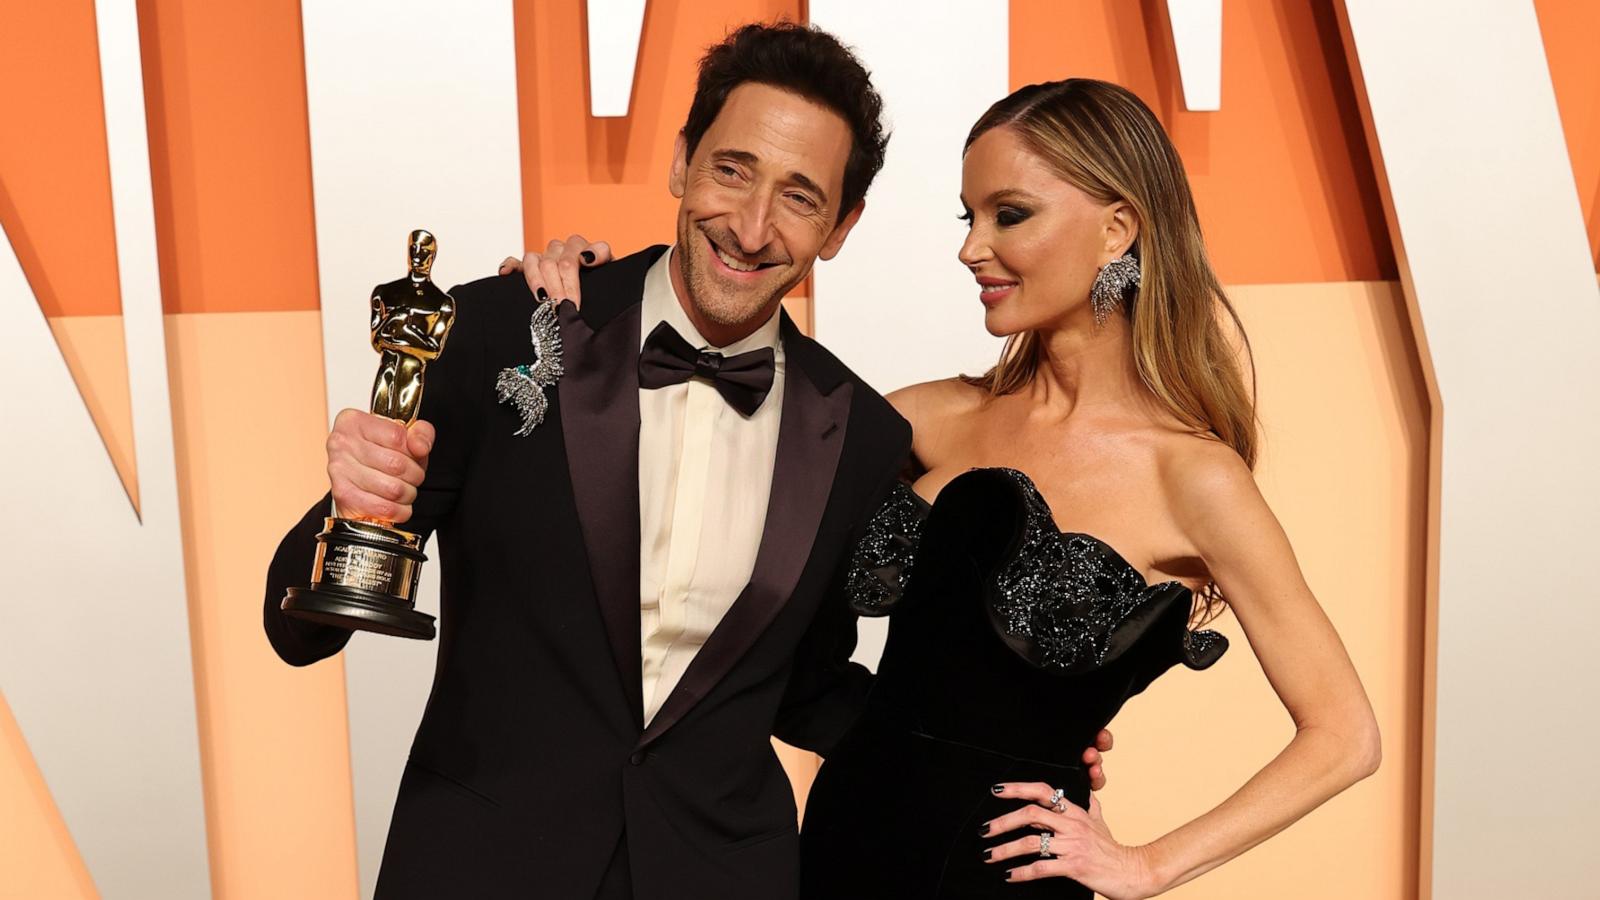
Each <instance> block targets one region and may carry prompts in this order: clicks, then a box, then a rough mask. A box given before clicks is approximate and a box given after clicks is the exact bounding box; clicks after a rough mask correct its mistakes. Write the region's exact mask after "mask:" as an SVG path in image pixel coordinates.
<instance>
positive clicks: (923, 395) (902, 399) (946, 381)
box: [888, 377, 989, 431]
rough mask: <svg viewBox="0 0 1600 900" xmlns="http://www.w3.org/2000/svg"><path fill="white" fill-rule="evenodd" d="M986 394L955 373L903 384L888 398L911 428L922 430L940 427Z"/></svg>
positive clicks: (980, 401)
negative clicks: (950, 376)
mask: <svg viewBox="0 0 1600 900" xmlns="http://www.w3.org/2000/svg"><path fill="white" fill-rule="evenodd" d="M988 397H989V392H988V391H985V390H984V389H983V388H981V387H978V386H977V385H974V384H968V383H967V382H965V381H962V380H961V379H960V378H959V377H956V378H941V379H939V380H938V381H924V382H922V383H921V384H913V385H910V386H908V387H903V388H901V389H900V390H898V391H894V392H892V393H890V394H889V397H888V399H889V402H890V403H891V404H893V405H894V408H895V410H896V411H898V412H899V413H900V415H902V416H905V417H906V421H908V422H910V423H911V427H912V429H913V430H915V431H921V430H923V429H925V428H941V427H943V426H944V425H946V424H948V423H949V421H950V419H951V418H953V417H956V416H960V415H962V414H963V413H968V412H974V411H976V410H977V409H978V408H979V407H980V406H982V404H983V401H984V400H986V399H988Z"/></svg>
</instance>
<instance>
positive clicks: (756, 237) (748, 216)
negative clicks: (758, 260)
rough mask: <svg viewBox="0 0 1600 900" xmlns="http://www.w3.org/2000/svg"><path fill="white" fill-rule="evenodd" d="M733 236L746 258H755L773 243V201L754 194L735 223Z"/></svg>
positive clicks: (743, 206) (741, 210) (740, 211)
mask: <svg viewBox="0 0 1600 900" xmlns="http://www.w3.org/2000/svg"><path fill="white" fill-rule="evenodd" d="M733 234H734V237H736V238H738V239H739V251H740V252H741V253H743V254H745V255H746V256H755V255H757V254H759V253H760V252H761V251H762V250H763V249H765V248H766V246H767V245H768V244H770V243H772V238H773V233H772V202H771V199H770V198H768V197H764V196H757V195H754V194H752V196H750V197H748V198H746V200H745V202H744V204H743V205H742V206H740V208H739V214H738V216H737V217H736V218H735V220H734V222H733Z"/></svg>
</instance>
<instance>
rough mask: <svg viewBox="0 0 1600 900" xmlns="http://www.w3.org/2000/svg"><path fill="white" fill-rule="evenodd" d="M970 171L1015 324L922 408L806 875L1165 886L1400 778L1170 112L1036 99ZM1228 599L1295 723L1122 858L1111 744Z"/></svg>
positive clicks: (1010, 894)
mask: <svg viewBox="0 0 1600 900" xmlns="http://www.w3.org/2000/svg"><path fill="white" fill-rule="evenodd" d="M962 173H963V177H962V205H963V207H964V209H965V214H964V215H963V216H962V218H963V219H965V220H966V221H967V222H968V225H969V232H968V236H967V240H966V241H965V243H964V244H963V245H962V247H961V252H960V258H961V261H962V263H964V264H965V265H966V266H967V267H968V268H969V269H970V270H971V271H972V273H973V274H974V276H975V277H976V279H977V281H978V283H979V285H980V296H979V299H980V301H981V302H982V303H983V306H984V324H985V327H986V328H987V329H988V330H989V331H990V332H991V333H992V334H995V335H1004V336H1007V338H1008V342H1007V344H1006V349H1005V351H1004V352H1003V354H1002V356H1001V360H1000V362H999V363H998V364H997V365H996V366H995V367H994V368H993V369H991V370H990V371H989V372H988V373H987V374H985V375H984V376H982V377H978V378H969V377H960V378H952V379H948V380H945V381H938V382H930V383H927V384H921V385H916V386H913V387H910V388H906V389H904V390H901V391H897V392H895V393H894V394H892V395H890V398H889V399H890V400H891V401H893V402H894V404H895V406H896V408H898V409H899V410H900V412H901V413H902V414H903V415H905V417H906V418H907V419H909V420H910V421H911V424H912V426H913V429H914V435H915V437H914V443H913V453H914V455H915V460H914V464H915V467H916V470H915V471H913V472H911V473H909V475H910V478H909V480H908V481H907V482H906V483H903V484H901V485H899V486H898V487H897V488H896V489H895V491H894V492H893V493H892V494H891V496H889V497H887V498H886V499H885V500H884V501H883V505H882V507H881V508H880V509H879V511H878V513H877V515H876V516H875V517H874V518H873V520H872V522H871V524H870V526H869V527H868V529H867V533H866V534H865V535H864V536H863V537H862V539H861V541H860V543H859V545H858V547H857V549H856V552H855V558H854V561H853V563H854V565H853V566H852V569H853V573H852V575H851V578H850V581H849V584H848V585H847V592H848V594H849V597H848V600H849V602H850V603H851V604H852V606H853V607H854V608H855V610H856V611H857V612H858V613H860V614H861V615H865V616H885V615H886V616H888V617H889V623H890V624H889V636H888V642H887V644H886V645H885V648H884V652H883V656H882V659H881V661H880V663H879V666H878V673H877V678H876V680H875V682H874V686H873V688H872V692H871V695H870V697H869V700H868V709H867V711H866V712H865V713H864V714H863V715H862V717H861V719H860V720H859V721H858V723H857V724H856V726H855V727H854V729H853V731H852V732H851V734H850V735H849V736H848V737H847V738H846V739H845V740H844V742H843V743H842V744H841V745H840V746H839V747H837V748H836V749H835V751H834V753H833V754H832V755H831V756H830V757H829V758H828V759H827V760H826V761H825V762H824V764H823V766H822V768H821V770H820V771H819V773H818V775H817V779H816V782H815V784H814V785H813V787H812V789H811V794H810V796H809V798H808V800H807V804H806V818H805V823H804V825H803V827H802V830H801V882H802V884H801V886H802V891H803V894H804V896H806V897H808V898H811V900H854V898H862V900H867V898H871V900H883V898H916V900H921V898H940V900H969V898H1018V900H1021V898H1029V897H1041V898H1043V897H1051V898H1083V900H1088V898H1091V897H1093V896H1094V895H1095V894H1096V893H1098V894H1100V895H1103V896H1105V897H1107V898H1110V900H1125V898H1142V897H1150V896H1154V895H1156V894H1160V893H1163V892H1165V891H1167V890H1169V889H1171V888H1173V887H1175V886H1177V885H1179V884H1182V883H1184V882H1186V881H1188V880H1190V879H1192V878H1194V877H1195V876H1197V875H1200V874H1201V873H1203V872H1206V871H1208V870H1209V869H1211V868H1214V867H1216V866H1218V865H1220V864H1222V863H1224V862H1226V861H1227V860H1229V859H1231V858H1233V857H1234V856H1237V855H1238V854H1240V853H1243V852H1244V851H1245V850H1248V849H1249V848H1251V847H1253V846H1255V845H1256V844H1258V843H1260V842H1261V841H1263V840H1265V839H1266V838H1268V837H1270V836H1272V835H1273V834H1275V833H1277V832H1278V831H1280V830H1282V829H1283V828H1285V827H1287V826H1288V825H1289V824H1291V823H1292V822H1294V821H1295V820H1296V819H1298V818H1300V817H1301V816H1304V815H1305V814H1306V813H1308V812H1310V811H1311V810H1312V809H1314V808H1316V807H1317V806H1318V805H1320V804H1321V803H1323V802H1325V801H1326V800H1327V799H1329V798H1330V797H1332V796H1333V795H1335V794H1337V793H1338V792H1340V791H1342V790H1343V789H1344V788H1346V787H1348V786H1349V785H1351V784H1353V783H1354V782H1356V781H1358V780H1360V779H1361V778H1364V777H1366V776H1367V775H1369V774H1371V773H1372V772H1373V771H1374V770H1376V768H1377V765H1378V759H1379V739H1378V732H1377V726H1376V723H1375V720H1374V719H1373V715H1372V710H1371V707H1370V705H1369V703H1368V701H1367V697H1366V694H1365V692H1364V691H1363V689H1362V687H1361V683H1360V680H1359V679H1358V678H1357V676H1356V673H1355V670H1354V668H1353V667H1352V666H1351V664H1350V660H1349V657H1348V655H1347V654H1346V653H1345V651H1344V648H1343V646H1342V644H1341V643H1340V641H1339V638H1338V635H1337V634H1336V633H1335V632H1334V630H1333V627H1332V625H1331V624H1330V623H1329V621H1328V619H1327V617H1326V616H1325V615H1324V614H1323V612H1322V609H1321V607H1320V606H1319V605H1318V604H1317V601H1316V599H1315V598H1314V597H1313V596H1312V594H1311V592H1310V590H1309V588H1308V587H1307V586H1306V584H1305V581H1304V579H1303V577H1302V576H1301V574H1300V570H1299V566H1298V564H1297V563H1296V561H1295V558H1294V553H1293V550H1292V549H1291V548H1290V546H1289V544H1288V541H1287V539H1286V538H1285V536H1284V534H1283V530H1282V528H1281V527H1280V526H1279V525H1278V523H1277V520H1276V519H1275V518H1274V516H1273V515H1272V512H1271V511H1270V510H1269V509H1268V508H1267V506H1266V504H1265V502H1264V501H1263V500H1262V498H1261V495H1260V493H1259V491H1258V490H1257V489H1256V486H1255V482H1254V480H1253V478H1252V476H1251V471H1250V470H1251V467H1252V466H1253V465H1254V463H1255V455H1256V423H1255V411H1254V406H1253V400H1252V398H1251V392H1250V391H1249V390H1247V389H1246V387H1245V383H1244V378H1243V376H1242V373H1241V367H1240V365H1239V363H1238V360H1237V357H1236V353H1235V350H1234V348H1233V345H1232V344H1231V343H1230V341H1229V339H1228V335H1227V333H1226V332H1225V331H1224V329H1223V327H1222V326H1223V324H1224V323H1226V324H1228V325H1230V326H1231V327H1233V328H1235V329H1237V331H1236V333H1237V339H1238V340H1241V341H1242V340H1243V332H1242V329H1238V324H1239V323H1238V319H1237V317H1236V316H1234V315H1233V309H1232V307H1231V306H1230V305H1229V303H1228V301H1227V298H1226V296H1225V294H1224V293H1223V291H1222V289H1221V286H1220V285H1219V283H1218V281H1217V279H1216V276H1215V275H1214V274H1213V272H1212V270H1211V267H1210V264H1209V262H1208V260H1207V258H1206V252H1205V247H1204V245H1203V243H1202V241H1201V238H1200V227H1199V222H1198V219H1197V216H1196V214H1195V208H1194V201H1193V198H1192V196H1191V194H1190V191H1189V185H1188V181H1187V178H1186V176H1185V174H1184V171H1183V166H1182V163H1181V162H1180V161H1179V159H1178V156H1177V152H1176V151H1175V150H1174V148H1173V147H1172V144H1171V142H1170V141H1169V140H1168V138H1167V136H1166V134H1165V132H1164V131H1163V130H1162V128H1161V125H1160V123H1159V122H1158V121H1157V120H1156V118H1155V116H1154V115H1152V114H1151V112H1150V110H1149V109H1148V108H1146V107H1145V106H1144V104H1143V103H1141V102H1140V101H1139V100H1138V99H1137V98H1136V97H1134V96H1133V94H1131V93H1129V92H1128V91H1126V90H1124V89H1123V88H1120V87H1117V86H1116V85H1112V84H1107V83H1105V82H1099V81H1092V80H1088V79H1072V80H1069V81H1062V82H1052V83H1048V84H1039V85H1031V86H1029V87H1025V88H1022V89H1020V90H1018V91H1017V92H1015V93H1013V94H1012V95H1010V96H1009V97H1006V98H1005V99H1004V100H1001V101H1000V102H999V103H996V104H995V105H994V106H993V107H992V108H991V109H990V110H989V112H987V113H986V114H985V115H984V116H983V118H982V119H980V120H979V121H978V123H977V124H976V125H975V126H974V127H973V129H972V132H971V134H970V135H969V137H968V140H967V146H966V153H965V156H964V159H963V168H962ZM589 247H590V245H589V244H588V243H587V242H585V241H583V240H582V239H581V238H577V237H576V236H575V237H574V239H572V240H570V241H568V242H565V243H564V244H563V243H562V242H552V243H551V247H550V249H549V251H548V256H546V257H544V259H546V260H548V259H549V258H551V257H554V256H556V255H561V254H564V255H565V256H566V257H569V258H576V257H577V255H578V254H580V253H581V252H582V251H584V250H586V249H588V248H589ZM594 247H595V248H596V251H597V256H598V258H594V257H591V258H590V261H591V262H592V263H595V264H598V263H599V262H603V261H604V260H605V259H606V258H608V257H609V248H608V247H605V246H604V245H601V244H596V245H594ZM540 259H541V257H540V256H539V255H537V254H530V256H529V261H530V262H532V263H534V265H533V266H530V267H529V270H528V271H529V280H530V284H534V273H535V272H536V271H537V264H538V263H539V261H540ZM518 265H519V264H518V262H517V261H516V260H514V259H508V260H507V266H508V268H516V267H518ZM535 286H538V285H535ZM1245 346H1246V347H1248V343H1247V342H1246V343H1245ZM925 498H926V499H925ZM1047 498H1048V499H1047ZM930 500H931V503H930V502H929V501H930ZM1223 598H1226V605H1227V606H1228V607H1229V608H1231V609H1232V610H1233V612H1234V614H1235V615H1236V616H1237V617H1238V618H1239V622H1240V624H1241V626H1242V627H1243V630H1244V632H1245V634H1246V636H1247V637H1248V638H1249V641H1250V645H1251V648H1252V649H1253V650H1254V651H1255V654H1256V656H1257V658H1258V659H1259V661H1260V662H1261V664H1262V667H1263V669H1264V670H1265V672H1266V674H1267V677H1268V679H1269V681H1270V682H1271V683H1272V686H1273V688H1274V690H1276V691H1277V693H1278V696H1279V697H1280V699H1281V700H1282V701H1283V703H1284V706H1285V707H1286V709H1287V710H1288V712H1289V713H1290V715H1291V717H1292V718H1293V719H1294V722H1295V725H1296V733H1295V737H1294V738H1293V739H1292V740H1291V741H1290V743H1289V745H1288V746H1287V747H1286V748H1285V749H1284V750H1283V752H1281V753H1280V754H1279V755H1278V756H1277V757H1276V758H1275V759H1273V760H1272V762H1270V763H1269V764H1268V765H1267V766H1266V767H1265V768H1263V769H1262V771H1261V772H1259V773H1258V774H1257V775H1256V776H1255V777H1253V778H1252V779H1250V780H1249V782H1247V783H1246V784H1245V785H1244V786H1243V787H1241V788H1240V789H1239V790H1238V791H1237V792H1236V793H1234V794H1233V795H1232V796H1231V797H1229V798H1228V799H1227V800H1226V801H1224V802H1223V803H1222V804H1220V805H1219V806H1218V807H1217V808H1215V809H1213V810H1211V811H1210V812H1208V813H1206V814H1205V815H1203V816H1201V817H1200V818H1198V819H1196V820H1194V821H1192V822H1189V823H1187V824H1185V825H1183V826H1182V827H1180V828H1178V829H1176V830H1174V831H1172V832H1170V833H1168V834H1167V835H1165V836H1163V837H1161V838H1160V839H1158V840H1156V841H1153V842H1151V843H1150V844H1147V845H1144V846H1138V847H1133V846H1125V845H1122V844H1120V843H1118V842H1117V841H1116V840H1115V839H1114V838H1113V837H1112V835H1111V833H1110V830H1109V829H1108V828H1107V827H1106V824H1105V821H1104V820H1103V819H1102V818H1101V816H1100V811H1099V806H1098V802H1097V801H1095V800H1094V799H1092V798H1091V795H1090V790H1089V788H1090V784H1089V782H1090V778H1091V771H1092V769H1086V768H1085V766H1084V765H1083V764H1080V757H1079V748H1082V747H1085V746H1089V745H1093V744H1094V743H1095V742H1096V737H1097V733H1098V732H1099V731H1100V729H1101V728H1102V727H1103V726H1105V725H1106V724H1107V723H1109V722H1110V721H1111V719H1112V718H1113V717H1114V716H1115V715H1116V713H1117V711H1118V710H1119V709H1120V708H1121V707H1122V705H1123V704H1124V703H1125V702H1126V701H1127V700H1128V699H1129V698H1131V697H1133V696H1134V695H1135V694H1138V693H1139V692H1141V691H1143V690H1144V689H1145V688H1146V687H1148V686H1149V685H1150V684H1151V683H1152V682H1153V681H1154V680H1155V679H1156V678H1157V677H1159V676H1160V675H1161V674H1162V673H1163V672H1165V671H1167V670H1168V669H1170V668H1172V667H1174V666H1176V665H1180V664H1181V665H1183V666H1186V667H1188V668H1190V669H1204V668H1206V667H1208V666H1210V665H1211V664H1212V663H1214V662H1215V661H1216V660H1217V659H1218V658H1219V657H1221V656H1222V654H1223V652H1224V651H1225V650H1226V649H1227V641H1226V640H1225V639H1224V638H1223V637H1222V636H1221V635H1220V634H1218V633H1217V632H1215V631H1210V630H1205V629H1204V628H1203V625H1204V623H1205V622H1206V621H1208V620H1209V619H1211V618H1213V617H1214V616H1215V615H1217V614H1218V613H1219V612H1220V611H1221V609H1222V608H1223V606H1224V600H1223ZM1102 746H1104V745H1102ZM1083 758H1084V759H1086V760H1090V761H1092V760H1094V759H1095V758H1096V757H1095V755H1094V752H1093V751H1092V750H1091V751H1090V752H1089V753H1088V754H1085V756H1084V757H1083Z"/></svg>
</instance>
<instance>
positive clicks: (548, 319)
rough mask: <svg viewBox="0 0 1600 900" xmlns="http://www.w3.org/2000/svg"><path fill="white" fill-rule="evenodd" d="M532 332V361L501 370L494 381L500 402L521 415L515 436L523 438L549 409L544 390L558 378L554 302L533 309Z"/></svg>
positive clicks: (558, 330) (558, 332) (557, 323)
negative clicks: (508, 405)
mask: <svg viewBox="0 0 1600 900" xmlns="http://www.w3.org/2000/svg"><path fill="white" fill-rule="evenodd" d="M528 330H529V331H530V332H531V333H532V335H533V352H534V361H533V362H531V363H524V364H523V365H520V366H511V367H510V368H506V369H501V370H500V377H499V378H498V379H496V380H495V383H494V386H495V391H496V393H498V394H499V395H500V402H501V403H510V404H511V405H512V407H513V408H515V409H516V411H517V414H518V415H519V416H521V417H522V427H521V428H518V429H517V430H516V432H515V434H516V436H517V437H526V436H527V435H529V434H531V433H533V429H535V428H537V427H538V426H539V423H540V422H543V421H544V414H545V413H546V412H548V411H549V409H550V398H549V397H547V396H545V389H546V388H551V387H554V386H555V384H556V382H557V381H560V380H561V375H562V373H563V370H562V368H561V323H560V321H559V320H558V319H557V318H556V304H555V302H554V301H548V300H547V301H545V302H544V303H541V304H539V305H538V307H537V308H535V309H534V311H533V317H532V319H531V320H530V321H529V329H528Z"/></svg>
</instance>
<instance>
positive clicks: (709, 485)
mask: <svg viewBox="0 0 1600 900" xmlns="http://www.w3.org/2000/svg"><path fill="white" fill-rule="evenodd" d="M674 252H675V251H668V252H667V253H665V254H663V255H662V257H661V258H660V259H659V260H657V261H656V264H655V265H653V266H651V267H650V271H649V272H648V273H647V274H646V275H645V280H644V304H643V307H642V310H641V318H640V328H639V336H640V345H641V347H642V346H643V341H644V338H646V337H648V336H649V334H650V332H651V331H653V330H654V329H655V327H656V325H658V324H659V323H661V322H666V323H667V324H669V325H671V326H672V327H673V328H674V329H675V330H676V331H677V332H678V334H680V335H682V336H683V339H684V340H686V341H688V342H689V343H690V344H691V345H693V346H694V347H695V348H697V349H701V350H707V349H709V350H714V351H717V352H719V353H722V354H723V355H724V356H735V355H737V354H740V353H745V352H748V351H751V350H757V349H760V348H762V347H771V348H772V350H773V353H774V356H775V359H774V362H775V364H776V372H775V373H774V377H773V381H772V391H771V392H770V393H769V394H767V397H766V399H765V400H764V401H763V402H762V404H761V406H760V408H758V409H757V410H756V411H755V413H754V414H753V415H751V416H750V417H749V418H745V417H744V416H742V415H740V414H739V411H738V410H736V409H734V408H733V407H732V406H730V405H728V402H727V401H726V400H724V399H722V395H721V394H719V393H717V390H716V388H714V387H712V386H711V383H710V382H709V381H706V380H705V379H702V378H690V379H689V380H688V381H687V382H685V383H683V384H675V385H669V386H667V387H662V388H656V389H654V390H645V389H644V388H640V389H639V634H640V638H641V641H640V643H641V646H640V654H641V662H642V669H641V674H642V676H643V688H644V721H645V724H647V725H648V724H649V723H650V720H651V719H653V718H654V717H655V715H656V713H657V711H659V710H660V709H661V705H662V704H663V703H664V702H666V699H667V696H668V695H669V694H671V693H672V689H673V687H675V686H676V685H677V683H678V679H679V678H681V677H683V673H684V670H685V669H687V668H688V667H689V662H690V661H691V660H693V659H694V656H695V654H696V653H698V652H699V650H700V647H701V646H702V645H703V644H705V641H706V638H707V637H709V636H710V635H711V632H712V630H713V629H714V628H716V627H717V623H718V622H720V621H722V617H723V615H725V614H726V613H727V612H728V608H729V607H731V606H732V605H733V601H734V600H735V599H737V598H738V596H739V593H740V592H741V591H743V590H744V588H745V585H746V584H748V583H749V581H750V573H751V572H752V570H754V568H755V562H756V551H757V550H758V549H759V548H760V546H761V534H762V531H763V530H764V527H765V524H766V518H767V499H768V495H769V494H770V493H771V490H772V467H773V463H774V460H775V459H776V457H777V452H778V425H779V420H780V418H781V417H782V410H783V382H784V377H783V375H784V357H783V342H782V339H781V337H780V335H779V318H780V317H779V315H778V314H777V313H776V312H774V313H773V316H772V318H771V319H768V320H767V322H766V323H765V324H764V325H762V326H761V327H760V328H759V329H757V330H756V332H755V333H754V334H751V335H750V336H749V337H746V338H745V339H744V340H741V341H738V342H736V343H734V344H732V345H730V346H727V347H712V346H711V345H710V344H709V343H707V341H706V340H705V338H704V337H702V336H701V335H700V332H699V331H697V330H696V329H695V327H694V326H693V325H692V324H690V322H689V317H688V315H687V314H686V313H684V311H683V307H682V306H680V305H679V303H678V297H677V292H676V291H675V290H674V288H673V286H672V274H671V271H672V270H671V269H670V266H671V265H672V264H673V263H672V257H673V253H674Z"/></svg>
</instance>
